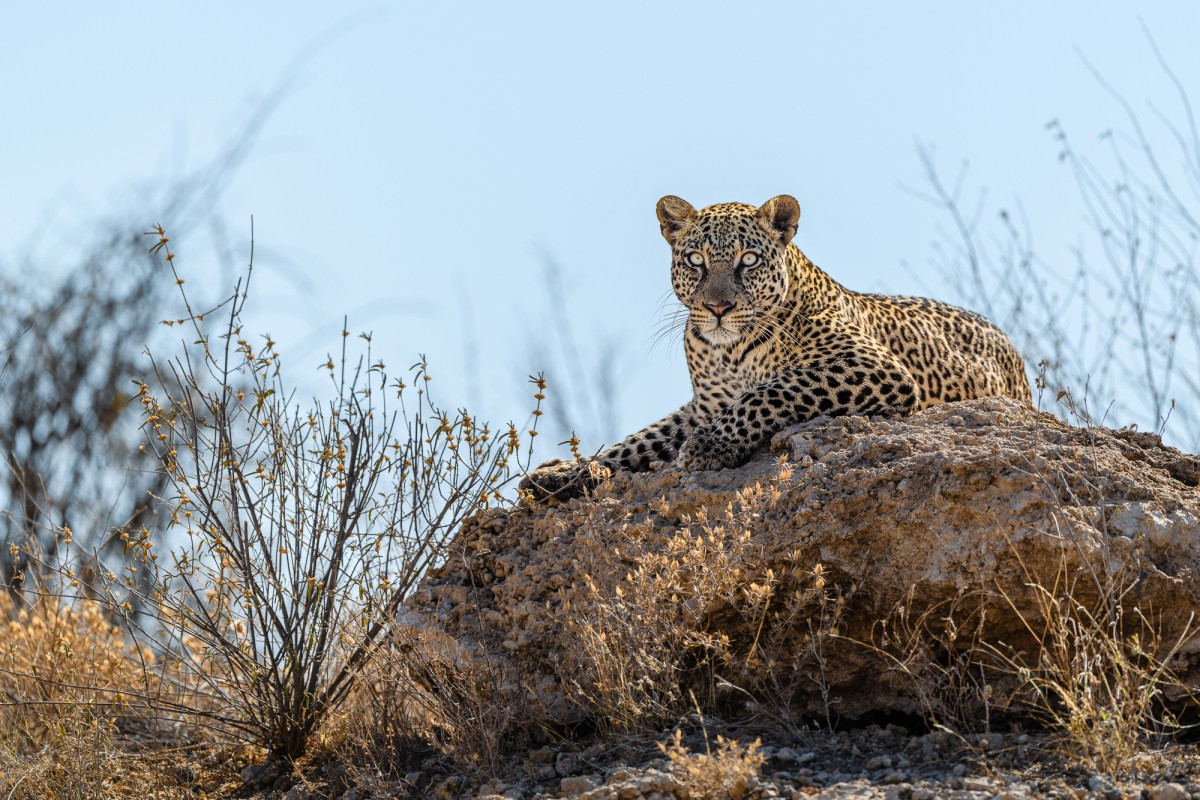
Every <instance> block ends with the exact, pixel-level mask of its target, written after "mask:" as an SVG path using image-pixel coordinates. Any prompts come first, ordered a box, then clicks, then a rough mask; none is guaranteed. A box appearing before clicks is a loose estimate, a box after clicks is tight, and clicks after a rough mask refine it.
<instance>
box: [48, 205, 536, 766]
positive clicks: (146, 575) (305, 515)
mask: <svg viewBox="0 0 1200 800" xmlns="http://www.w3.org/2000/svg"><path fill="white" fill-rule="evenodd" d="M154 234H155V235H156V236H157V237H158V242H157V244H156V245H155V247H154V250H155V251H161V252H162V253H163V254H164V257H165V259H166V262H167V264H168V265H169V266H170V269H171V272H172V273H173V274H174V276H175V279H176V283H177V284H178V285H180V287H181V290H182V286H183V280H182V279H181V278H180V277H179V274H178V272H177V271H176V267H175V255H174V253H172V252H171V251H170V249H169V245H168V240H167V237H166V235H165V233H164V232H163V230H162V229H161V228H158V229H156V230H155V231H154ZM252 274H253V259H251V266H250V268H249V269H248V270H247V272H246V274H245V276H244V277H243V279H242V280H241V281H239V282H238V284H237V287H236V289H235V291H234V294H233V295H232V296H231V297H230V298H229V299H228V300H226V301H225V302H224V303H222V304H221V306H219V307H218V309H214V310H213V311H211V312H208V313H207V314H205V313H200V312H199V311H197V310H196V309H195V308H193V306H192V305H191V302H190V300H189V297H188V294H187V292H186V291H183V292H182V298H183V303H184V307H185V312H184V313H183V314H182V315H181V317H180V319H179V320H175V321H171V323H170V324H172V326H173V327H174V326H182V327H183V328H184V329H185V330H186V331H187V338H188V339H189V340H192V344H190V345H185V347H184V350H183V352H182V353H181V354H180V355H178V356H176V357H174V358H172V359H169V360H166V361H161V360H157V359H152V365H153V368H152V374H153V375H154V378H153V379H152V380H150V381H146V382H143V383H141V384H140V385H139V386H138V389H137V400H138V402H139V404H140V406H141V409H142V415H143V428H144V431H145V433H146V435H147V441H148V444H147V445H146V446H145V450H146V451H147V452H148V453H150V454H151V455H152V456H153V458H154V459H155V461H156V462H157V464H158V465H159V470H160V472H161V475H162V476H163V477H164V479H165V481H166V490H165V491H164V492H163V493H162V495H161V499H162V501H163V503H164V505H165V508H166V517H167V518H168V524H167V527H166V529H165V531H164V535H152V534H151V531H150V530H149V529H147V528H143V529H140V530H126V531H125V532H124V533H123V534H122V535H121V536H120V540H121V543H122V545H123V548H124V550H125V553H126V555H127V556H128V557H129V559H130V564H131V565H130V566H129V567H128V568H127V569H126V570H125V571H124V572H123V573H122V574H120V575H118V574H116V573H115V572H109V573H107V574H106V575H104V576H103V577H105V578H106V579H107V582H106V583H105V585H104V590H103V592H102V593H101V599H102V601H103V602H104V603H106V604H107V607H108V608H109V610H110V611H112V612H114V613H120V612H128V611H129V610H131V609H132V607H133V606H134V605H135V604H139V603H140V604H141V605H142V606H143V607H144V608H145V609H146V612H145V616H144V617H143V618H140V619H139V618H135V617H132V616H130V615H128V613H126V616H125V624H126V625H128V626H129V627H130V628H131V629H133V630H135V631H136V632H137V633H138V635H139V637H140V638H141V639H142V640H143V641H146V642H148V643H150V644H152V647H153V649H154V651H155V652H156V653H160V654H162V657H161V658H159V659H158V664H160V665H164V667H162V668H156V667H155V666H154V665H148V666H147V669H148V670H149V671H151V672H154V671H155V670H156V669H157V670H158V671H157V674H156V679H157V681H158V682H160V683H161V682H166V683H171V684H172V685H174V686H176V687H177V688H178V690H179V691H180V692H183V693H185V694H186V695H187V696H188V697H189V700H188V702H187V703H171V704H170V705H163V704H157V705H156V699H157V698H156V697H155V696H151V697H146V698H141V699H142V700H144V701H145V702H146V703H148V704H149V705H150V706H151V707H155V708H158V709H159V710H160V711H162V712H163V713H169V714H178V713H188V714H197V715H200V716H201V717H202V718H203V719H204V722H205V725H206V726H208V727H209V728H211V729H214V730H216V731H219V732H223V733H224V734H226V735H229V734H232V735H233V736H235V737H236V738H239V739H241V740H246V741H250V742H253V743H257V744H261V745H263V746H264V747H266V748H268V750H269V751H270V753H271V754H272V755H273V756H275V757H277V758H280V759H284V760H288V761H290V760H294V759H295V758H297V757H299V756H300V755H302V754H303V753H304V752H305V751H306V749H307V747H308V744H309V742H310V740H311V738H312V736H313V735H314V733H315V732H316V731H317V729H318V728H319V726H320V725H321V724H322V722H323V721H324V720H325V719H326V718H327V717H328V716H329V714H330V713H331V711H332V710H333V709H334V708H335V707H337V706H338V704H339V703H341V702H342V701H343V700H345V698H346V697H347V696H348V695H349V694H350V692H351V690H352V689H353V688H354V686H355V685H356V682H357V681H358V679H359V676H360V675H361V674H362V672H363V669H364V667H365V666H366V665H367V663H368V661H369V660H370V659H371V657H372V656H373V655H374V653H375V650H376V648H377V646H378V645H379V643H380V642H381V641H383V639H384V637H385V636H386V635H387V633H388V632H389V631H390V630H391V629H392V628H393V625H392V620H393V618H394V616H395V613H396V610H397V608H398V606H399V604H400V602H401V601H402V600H403V599H404V597H405V596H406V595H407V594H408V593H409V592H410V591H411V589H412V588H413V586H414V585H415V583H416V582H417V581H418V580H419V579H420V578H421V577H422V576H423V574H424V573H425V571H426V569H427V568H428V567H429V565H430V564H431V563H432V562H433V561H434V560H435V559H436V558H437V557H438V556H439V555H440V553H441V546H442V543H443V542H444V541H445V539H446V538H447V537H448V536H449V535H450V534H451V533H452V532H453V531H454V530H455V529H456V527H457V526H458V525H459V524H460V523H461V522H462V520H463V519H464V518H465V517H467V516H468V515H470V514H472V513H474V512H475V511H476V510H477V509H480V508H484V507H487V506H489V505H494V504H497V503H501V502H504V498H503V495H502V491H503V489H504V487H505V485H506V483H507V481H508V480H509V478H510V476H511V475H512V474H513V471H514V470H515V469H519V468H520V467H521V466H523V464H524V463H525V461H526V460H527V458H528V451H525V453H524V454H522V453H521V451H520V447H521V445H522V442H523V440H524V439H525V438H526V437H523V436H522V434H521V433H520V432H519V431H518V430H517V429H516V428H515V427H513V426H511V425H510V426H509V427H508V429H507V430H506V431H499V432H498V431H494V430H492V429H491V428H490V427H488V426H487V425H485V424H480V423H479V422H477V421H476V420H475V419H474V418H473V417H471V416H470V414H468V413H467V412H466V411H458V412H454V413H449V412H446V411H444V410H442V409H441V408H440V407H439V406H437V405H436V404H435V403H434V402H433V401H432V399H431V398H430V395H429V383H430V381H431V376H430V375H429V373H428V370H427V369H426V366H425V364H424V362H420V363H418V364H416V365H414V367H413V368H412V369H411V370H410V375H411V377H410V378H409V380H410V381H411V385H410V384H409V383H408V382H406V381H405V380H404V379H391V378H389V377H388V374H387V372H386V369H385V366H384V364H383V363H382V362H381V361H378V360H375V359H374V358H373V356H372V353H371V342H370V337H369V336H367V335H363V337H362V338H363V339H364V341H365V345H364V351H363V352H362V354H361V355H358V356H355V355H353V354H352V353H351V348H350V346H349V336H350V334H349V332H348V331H343V332H342V349H341V354H340V356H339V357H338V358H336V359H335V358H333V357H330V358H329V359H328V360H327V362H326V363H325V364H324V365H323V367H322V368H323V369H325V370H326V371H327V372H328V374H329V377H330V381H331V385H332V389H333V391H332V393H331V399H329V400H327V401H325V402H320V401H313V403H312V404H308V405H304V404H301V403H299V402H298V401H297V400H296V397H295V392H294V390H292V389H291V388H290V387H289V385H288V383H287V381H286V379H285V377H284V373H283V372H282V369H281V363H280V357H279V354H278V352H277V350H276V343H275V342H274V341H273V340H271V339H270V337H263V338H262V339H261V340H259V341H251V339H250V338H249V337H248V336H247V335H246V334H244V333H243V319H242V314H243V309H244V306H245V303H246V298H247V293H248V288H249V284H250V278H251V276H252ZM216 313H219V314H220V315H222V316H223V317H224V319H225V322H224V325H223V332H222V333H221V334H220V335H210V334H209V332H208V328H207V327H206V325H205V323H204V320H205V318H206V317H208V318H210V319H211V317H212V316H213V315H214V314H216ZM541 386H542V384H541V383H540V381H539V390H538V395H539V397H540V395H541ZM537 414H540V411H535V416H534V419H535V421H536V419H537ZM528 434H529V437H528V438H529V441H532V436H533V435H536V431H535V430H533V429H531V430H530V431H528ZM164 542H166V543H167V544H166V545H165V546H164V544H163V543H164ZM41 566H42V567H43V568H49V569H51V570H53V568H54V565H53V564H50V563H43V564H41ZM58 574H59V576H60V577H61V575H62V573H61V571H60V572H59V573H58ZM165 665H169V667H170V669H169V671H168V670H167V669H166V668H165ZM158 696H159V697H160V696H161V695H158Z"/></svg>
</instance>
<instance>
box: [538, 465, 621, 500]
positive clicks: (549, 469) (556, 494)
mask: <svg viewBox="0 0 1200 800" xmlns="http://www.w3.org/2000/svg"><path fill="white" fill-rule="evenodd" d="M598 466H599V465H596V464H593V463H592V462H588V461H563V460H562V459H561V458H553V459H551V460H549V461H547V462H545V463H544V464H542V465H541V466H540V467H538V468H537V469H535V470H534V471H533V472H530V473H529V474H528V475H526V476H525V477H524V478H521V482H520V483H519V484H517V490H518V491H519V492H520V493H522V494H527V495H528V496H530V497H531V498H533V500H534V501H541V500H545V499H547V498H554V499H555V500H566V499H567V498H570V497H577V496H578V495H581V494H583V492H584V490H585V489H591V488H593V487H595V486H596V484H597V482H598V479H599V478H601V477H603V471H602V470H598V469H596V467H598Z"/></svg>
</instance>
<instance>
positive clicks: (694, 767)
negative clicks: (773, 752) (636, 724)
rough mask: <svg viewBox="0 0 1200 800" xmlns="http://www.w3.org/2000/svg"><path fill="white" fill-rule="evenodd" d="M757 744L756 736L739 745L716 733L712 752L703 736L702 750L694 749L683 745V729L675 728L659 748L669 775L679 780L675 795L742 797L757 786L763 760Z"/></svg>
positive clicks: (681, 796)
mask: <svg viewBox="0 0 1200 800" xmlns="http://www.w3.org/2000/svg"><path fill="white" fill-rule="evenodd" d="M759 746H760V742H758V741H757V740H756V741H754V742H752V743H751V744H749V745H742V744H739V743H738V742H736V741H733V740H729V739H725V738H724V737H722V736H718V737H717V749H716V752H713V751H712V749H711V748H709V746H708V741H707V737H706V739H705V747H704V752H703V753H693V752H691V751H689V750H688V749H687V748H686V747H684V746H683V743H682V733H681V732H680V731H678V730H676V731H675V735H674V738H673V739H671V740H670V741H669V742H667V743H666V744H660V745H659V748H660V749H661V750H662V752H663V753H665V754H666V756H667V760H668V761H669V762H670V764H671V775H672V777H674V778H675V780H676V781H677V782H678V784H679V788H678V789H677V790H676V796H677V797H680V798H697V800H699V798H728V800H741V798H743V797H748V796H750V795H751V794H752V793H753V792H754V791H755V789H756V788H757V783H758V771H759V769H760V768H761V767H762V765H763V761H764V760H765V759H764V758H763V755H762V753H760V752H759V750H758V749H759Z"/></svg>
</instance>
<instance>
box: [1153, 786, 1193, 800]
mask: <svg viewBox="0 0 1200 800" xmlns="http://www.w3.org/2000/svg"><path fill="white" fill-rule="evenodd" d="M1187 797H1188V791H1187V789H1185V788H1183V786H1181V785H1179V784H1178V783H1160V784H1158V785H1157V786H1152V787H1150V788H1149V789H1147V790H1146V800H1187Z"/></svg>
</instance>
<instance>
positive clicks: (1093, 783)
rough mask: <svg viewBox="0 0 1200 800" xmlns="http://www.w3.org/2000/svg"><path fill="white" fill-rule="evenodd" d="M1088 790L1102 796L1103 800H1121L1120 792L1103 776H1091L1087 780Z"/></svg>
mask: <svg viewBox="0 0 1200 800" xmlns="http://www.w3.org/2000/svg"><path fill="white" fill-rule="evenodd" d="M1088 789H1090V790H1091V791H1093V792H1096V793H1097V794H1100V795H1103V796H1104V800H1121V790H1120V789H1118V788H1117V787H1116V786H1113V784H1112V781H1110V780H1109V779H1108V778H1106V777H1104V776H1103V775H1093V776H1092V777H1090V778H1088Z"/></svg>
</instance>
